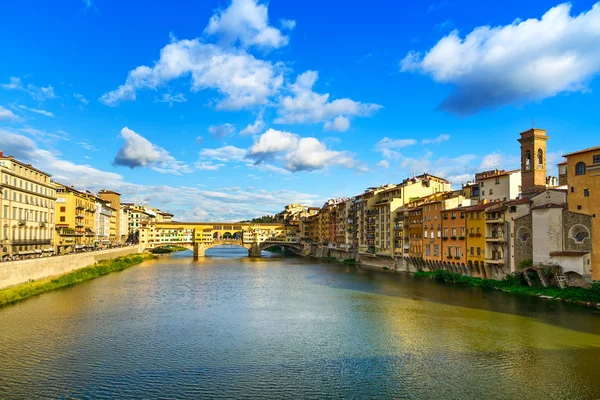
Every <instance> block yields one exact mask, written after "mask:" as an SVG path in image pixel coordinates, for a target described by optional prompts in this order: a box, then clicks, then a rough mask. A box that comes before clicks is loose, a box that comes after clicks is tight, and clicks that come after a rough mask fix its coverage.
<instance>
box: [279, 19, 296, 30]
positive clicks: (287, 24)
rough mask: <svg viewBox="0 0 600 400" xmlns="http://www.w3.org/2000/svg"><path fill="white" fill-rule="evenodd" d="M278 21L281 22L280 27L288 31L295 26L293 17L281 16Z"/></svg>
mask: <svg viewBox="0 0 600 400" xmlns="http://www.w3.org/2000/svg"><path fill="white" fill-rule="evenodd" d="M279 23H280V24H281V27H282V28H283V29H287V30H288V31H291V30H292V29H294V28H295V27H296V21H294V20H293V19H285V18H282V19H280V20H279Z"/></svg>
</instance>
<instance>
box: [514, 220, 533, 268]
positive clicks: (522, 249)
mask: <svg viewBox="0 0 600 400" xmlns="http://www.w3.org/2000/svg"><path fill="white" fill-rule="evenodd" d="M525 232H528V233H529V237H528V238H527V240H526V241H523V240H522V236H523V234H524V233H525ZM512 234H513V235H514V237H513V243H514V249H513V252H514V255H515V267H516V266H518V265H519V263H521V261H523V260H533V238H532V227H531V214H528V215H524V216H522V217H520V218H517V219H515V222H514V231H513V232H512Z"/></svg>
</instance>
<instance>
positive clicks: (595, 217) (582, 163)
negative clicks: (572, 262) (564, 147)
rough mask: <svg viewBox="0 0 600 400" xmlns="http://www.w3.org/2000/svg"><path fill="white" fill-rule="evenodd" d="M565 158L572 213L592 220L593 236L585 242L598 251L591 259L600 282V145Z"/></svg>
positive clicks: (592, 275)
mask: <svg viewBox="0 0 600 400" xmlns="http://www.w3.org/2000/svg"><path fill="white" fill-rule="evenodd" d="M563 157H565V158H566V160H567V161H566V166H565V171H564V172H565V173H566V182H564V184H566V185H568V192H567V200H568V210H569V211H572V212H576V213H582V214H586V215H589V216H591V218H592V219H591V225H592V229H591V232H589V235H590V237H589V238H586V239H584V242H586V241H591V244H592V246H591V247H592V248H593V249H594V252H593V253H592V256H591V278H592V279H593V280H600V146H596V147H591V148H588V149H584V150H580V151H576V152H572V153H568V154H565V155H564V156H563ZM559 168H560V166H559ZM559 172H560V169H559ZM559 176H560V175H559ZM579 235H584V234H583V233H579Z"/></svg>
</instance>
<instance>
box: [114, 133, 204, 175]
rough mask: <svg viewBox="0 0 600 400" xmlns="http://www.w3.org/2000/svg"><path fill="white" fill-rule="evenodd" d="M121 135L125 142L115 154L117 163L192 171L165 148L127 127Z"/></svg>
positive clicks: (175, 171) (161, 169)
mask: <svg viewBox="0 0 600 400" xmlns="http://www.w3.org/2000/svg"><path fill="white" fill-rule="evenodd" d="M121 137H122V138H123V140H124V141H125V143H124V144H123V146H121V148H120V149H119V151H118V153H117V155H116V156H115V160H114V164H115V165H120V166H124V167H129V168H131V169H133V168H138V167H149V168H151V169H153V170H155V171H157V172H162V173H170V174H175V175H181V174H182V173H189V172H192V171H191V169H190V168H189V167H188V166H187V165H185V164H184V163H183V162H181V161H177V160H176V159H175V158H174V157H173V156H171V155H169V153H168V152H167V151H166V150H165V149H163V148H162V147H159V146H156V145H155V144H153V143H151V142H150V141H149V140H148V139H146V138H145V137H143V136H142V135H140V134H138V133H136V132H134V131H133V130H131V129H129V128H127V127H125V128H123V129H121Z"/></svg>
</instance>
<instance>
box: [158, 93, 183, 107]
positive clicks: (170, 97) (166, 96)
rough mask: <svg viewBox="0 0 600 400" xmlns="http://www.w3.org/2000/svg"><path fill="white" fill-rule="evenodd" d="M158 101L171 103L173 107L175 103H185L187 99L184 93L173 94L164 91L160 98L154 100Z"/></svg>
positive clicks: (170, 105)
mask: <svg viewBox="0 0 600 400" xmlns="http://www.w3.org/2000/svg"><path fill="white" fill-rule="evenodd" d="M154 101H155V102H156V103H169V107H173V104H174V103H185V102H186V101H187V99H186V98H185V96H184V95H183V93H177V94H171V93H163V95H162V97H161V98H160V99H156V100H154Z"/></svg>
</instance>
